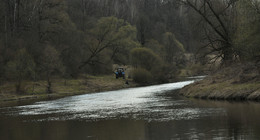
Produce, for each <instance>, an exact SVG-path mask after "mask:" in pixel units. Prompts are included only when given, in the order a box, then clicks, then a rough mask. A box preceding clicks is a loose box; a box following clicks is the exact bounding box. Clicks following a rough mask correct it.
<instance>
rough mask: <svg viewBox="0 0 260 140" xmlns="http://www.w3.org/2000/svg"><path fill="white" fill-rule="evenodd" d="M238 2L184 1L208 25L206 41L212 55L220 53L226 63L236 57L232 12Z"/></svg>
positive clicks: (206, 46)
mask: <svg viewBox="0 0 260 140" xmlns="http://www.w3.org/2000/svg"><path fill="white" fill-rule="evenodd" d="M236 1H237V0H222V1H212V0H183V1H181V2H182V4H184V5H186V6H188V7H190V8H192V9H193V10H194V11H195V12H196V13H198V14H199V15H200V16H201V18H202V21H204V23H206V25H207V26H205V28H204V30H205V39H207V42H208V43H206V45H205V46H204V47H203V48H209V52H208V53H206V54H210V53H218V55H217V57H216V58H219V57H221V58H222V60H223V61H224V62H227V61H231V60H232V59H233V57H234V56H235V51H234V49H233V44H232V38H231V37H232V33H233V32H234V31H233V29H234V28H233V24H232V20H233V19H232V12H233V8H234V7H235V3H236Z"/></svg>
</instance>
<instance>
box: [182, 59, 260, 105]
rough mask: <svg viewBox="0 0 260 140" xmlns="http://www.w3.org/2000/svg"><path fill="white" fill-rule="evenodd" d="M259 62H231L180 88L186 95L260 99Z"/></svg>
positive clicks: (193, 96) (230, 98)
mask: <svg viewBox="0 0 260 140" xmlns="http://www.w3.org/2000/svg"><path fill="white" fill-rule="evenodd" d="M259 65H260V64H259V63H258V64H255V63H247V64H233V65H231V66H229V67H225V68H220V69H219V70H218V71H217V72H215V73H214V74H211V75H210V76H207V77H206V78H205V79H203V80H201V81H198V82H195V83H193V84H191V85H188V86H186V87H184V88H183V89H181V90H180V94H181V95H184V96H186V97H192V98H201V99H214V100H255V101H259V100H260V66H259Z"/></svg>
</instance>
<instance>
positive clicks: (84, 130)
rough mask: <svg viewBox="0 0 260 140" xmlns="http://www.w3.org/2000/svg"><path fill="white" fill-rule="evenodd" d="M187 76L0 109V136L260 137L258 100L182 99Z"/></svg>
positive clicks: (126, 139)
mask: <svg viewBox="0 0 260 140" xmlns="http://www.w3.org/2000/svg"><path fill="white" fill-rule="evenodd" d="M192 82H193V81H187V82H179V83H172V84H164V85H158V86H150V87H143V88H132V89H127V90H119V91H111V92H102V93H95V94H87V95H80V96H74V97H67V98H63V99H59V100H53V101H44V102H37V103H35V104H32V105H24V106H17V107H8V108H6V107H5V108H1V109H0V115H1V116H0V140H175V139H199V140H200V139H216V140H219V139H221V140H222V139H227V140H233V139H234V140H236V139H250V140H251V139H253V140H254V139H256V140H257V139H260V104H259V103H254V102H243V103H241V102H240V103H237V102H224V101H205V100H195V99H187V98H184V97H180V96H178V95H177V94H176V93H177V92H178V89H179V88H181V87H183V86H185V85H187V84H190V83H192Z"/></svg>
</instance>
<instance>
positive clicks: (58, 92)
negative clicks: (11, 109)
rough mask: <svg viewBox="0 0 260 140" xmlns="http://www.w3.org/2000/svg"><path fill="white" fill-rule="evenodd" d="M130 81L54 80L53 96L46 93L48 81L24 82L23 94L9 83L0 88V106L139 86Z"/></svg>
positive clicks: (95, 78) (109, 77) (109, 78)
mask: <svg viewBox="0 0 260 140" xmlns="http://www.w3.org/2000/svg"><path fill="white" fill-rule="evenodd" d="M128 81H129V85H126V84H125V82H126V81H125V80H124V79H122V78H121V79H116V78H115V77H114V75H105V76H82V77H81V78H78V79H60V78H56V79H53V83H52V86H53V88H52V90H53V93H51V94H47V93H46V86H47V83H46V81H37V82H31V81H27V82H23V89H24V93H23V94H16V93H15V83H13V82H9V83H5V84H3V85H1V86H0V106H7V105H9V104H23V103H26V102H35V101H41V100H50V99H57V98H62V97H66V96H72V95H79V94H86V93H93V92H101V91H110V90H117V89H123V88H128V87H135V86H138V85H137V84H136V83H134V82H132V80H131V79H130V80H128Z"/></svg>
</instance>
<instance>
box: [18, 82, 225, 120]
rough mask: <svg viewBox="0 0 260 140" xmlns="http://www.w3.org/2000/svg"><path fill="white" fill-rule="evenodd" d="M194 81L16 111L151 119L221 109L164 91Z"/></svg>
mask: <svg viewBox="0 0 260 140" xmlns="http://www.w3.org/2000/svg"><path fill="white" fill-rule="evenodd" d="M193 82H194V80H191V81H185V82H178V83H170V84H163V85H156V86H148V87H140V88H130V89H124V90H118V91H110V92H101V93H94V94H86V95H80V96H73V97H66V98H63V99H59V100H53V101H43V102H37V103H35V104H33V105H26V106H20V107H17V108H16V110H15V113H16V114H19V115H38V116H46V117H41V118H40V119H38V120H37V121H39V120H75V119H77V120H78V119H84V120H100V119H113V118H116V119H118V118H131V119H137V120H138V119H142V120H148V121H169V120H181V119H195V118H198V117H203V116H207V115H210V114H212V113H214V114H218V113H219V112H221V113H220V114H224V113H225V112H224V110H222V109H214V108H213V109H211V108H192V107H185V106H186V105H187V104H188V103H187V102H188V101H187V100H181V99H178V100H173V99H171V98H167V97H166V96H160V95H161V94H162V93H165V92H167V91H172V90H176V89H180V88H182V87H184V86H185V85H188V84H191V83H193Z"/></svg>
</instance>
